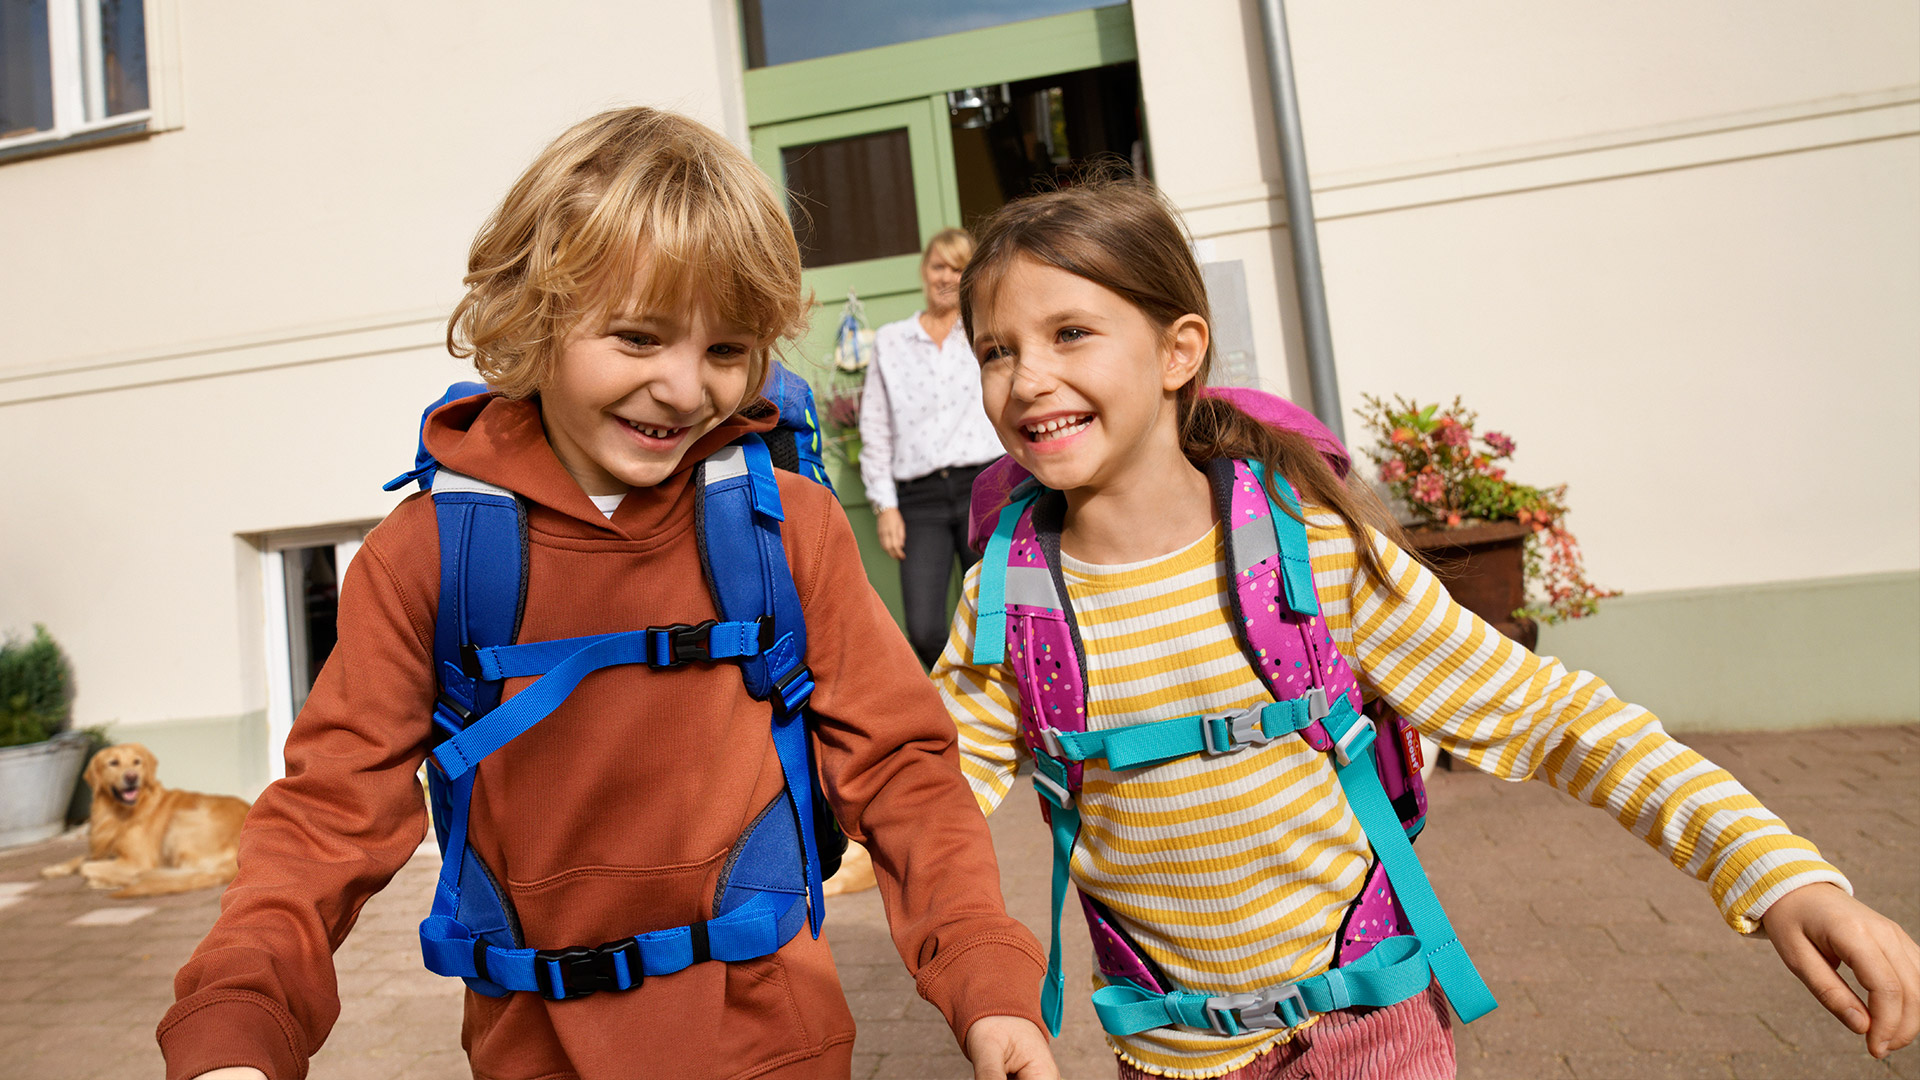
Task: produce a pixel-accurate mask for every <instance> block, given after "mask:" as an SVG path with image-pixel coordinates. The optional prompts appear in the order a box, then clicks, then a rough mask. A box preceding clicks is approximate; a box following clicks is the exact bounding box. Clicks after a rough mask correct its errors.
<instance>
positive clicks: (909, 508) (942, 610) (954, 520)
mask: <svg viewBox="0 0 1920 1080" xmlns="http://www.w3.org/2000/svg"><path fill="white" fill-rule="evenodd" d="M985 467H986V466H984V465H962V466H959V467H956V468H950V469H940V470H938V471H936V472H932V473H929V474H927V475H926V476H922V477H919V478H917V479H914V480H904V481H901V483H900V484H899V486H898V490H899V493H900V517H901V519H902V520H903V521H904V522H905V524H906V527H907V557H906V558H904V559H902V560H901V561H900V606H901V607H902V608H904V609H905V610H906V616H907V640H908V641H910V642H912V643H913V651H914V652H915V653H916V654H918V655H919V657H920V663H921V664H922V665H923V666H925V667H927V668H932V667H933V663H934V661H936V660H938V659H940V651H941V650H942V649H944V648H946V645H947V632H948V628H949V627H950V626H951V625H952V623H953V609H952V608H950V607H948V606H947V585H948V582H949V581H950V580H951V578H952V576H953V563H954V560H955V559H956V558H957V559H959V560H960V569H961V572H963V573H964V572H965V571H966V570H967V569H968V568H969V567H971V566H972V565H973V564H974V563H976V562H979V561H980V555H979V553H978V552H975V551H974V550H972V549H971V548H969V547H967V504H968V500H969V498H970V497H971V495H972V493H973V478H974V477H976V476H979V475H980V470H981V469H983V468H985Z"/></svg>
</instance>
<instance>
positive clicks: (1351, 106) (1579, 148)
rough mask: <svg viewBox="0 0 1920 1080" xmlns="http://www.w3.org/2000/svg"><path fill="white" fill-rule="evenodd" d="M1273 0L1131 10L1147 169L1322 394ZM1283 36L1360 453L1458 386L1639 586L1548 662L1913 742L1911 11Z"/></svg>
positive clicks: (1705, 719) (1700, 720) (1613, 18)
mask: <svg viewBox="0 0 1920 1080" xmlns="http://www.w3.org/2000/svg"><path fill="white" fill-rule="evenodd" d="M1258 10H1259V9H1258V7H1257V4H1256V3H1255V0H1216V2H1212V3H1194V4H1190V3H1173V2H1169V0H1137V2H1136V3H1135V4H1134V20H1135V29H1136V37H1137V40H1138V41H1139V45H1140V67H1141V77H1142V82H1143V86H1144V97H1145V100H1146V109H1147V121H1148V126H1149V130H1150V138H1151V140H1152V145H1153V160H1154V169H1155V174H1156V178H1157V179H1158V180H1159V182H1160V183H1161V184H1162V186H1163V187H1164V188H1165V189H1166V190H1167V191H1168V192H1169V194H1170V195H1171V196H1172V197H1173V199H1174V200H1175V202H1176V203H1177V204H1179V205H1180V206H1181V207H1182V208H1183V210H1184V211H1185V213H1186V215H1187V219H1188V222H1189V225H1190V226H1191V228H1192V230H1193V232H1194V234H1195V236H1196V238H1198V240H1199V242H1200V245H1201V247H1202V250H1203V251H1205V252H1207V253H1208V254H1209V257H1212V258H1235V259H1242V260H1244V261H1245V263H1246V266H1247V277H1248V285H1249V291H1250V293H1251V294H1252V295H1253V296H1254V298H1255V303H1254V314H1255V319H1254V322H1255V327H1254V329H1255V337H1256V342H1257V345H1258V355H1259V357H1260V361H1261V366H1262V372H1263V375H1264V376H1265V378H1266V381H1267V384H1268V386H1269V387H1270V388H1273V389H1277V390H1283V391H1285V392H1288V393H1290V394H1291V395H1292V396H1293V397H1294V398H1295V399H1296V400H1302V401H1304V400H1306V399H1307V397H1308V394H1307V384H1306V380H1305V368H1304V359H1303V356H1302V347H1301V345H1300V341H1299V336H1298V332H1297V318H1296V312H1295V310H1294V307H1293V304H1292V300H1291V297H1292V292H1293V280H1292V272H1291V256H1290V251H1289V247H1288V240H1287V235H1286V230H1285V218H1286V215H1285V208H1284V203H1283V202H1282V198H1283V191H1282V187H1281V185H1280V182H1279V167H1278V158H1277V153H1276V150H1275V144H1274V135H1273V127H1272V121H1271V109H1270V106H1269V104H1268V101H1269V98H1268V91H1267V82H1266V78H1267V76H1266V67H1265V55H1264V51H1263V48H1262V45H1261V38H1260V33H1261V30H1260V21H1259V13H1258ZM1287 10H1288V16H1289V29H1290V32H1291V36H1292V48H1293V56H1294V64H1295V68H1296V74H1297V86H1298V91H1299V97H1300V101H1301V113H1302V125H1303V128H1304V130H1305V137H1306V143H1307V145H1306V152H1307V161H1308V165H1309V168H1310V170H1311V174H1312V185H1313V189H1314V203H1315V211H1316V214H1315V216H1316V218H1317V219H1318V224H1319V238H1320V246H1321V254H1322V260H1323V266H1324V269H1325V275H1326V279H1327V294H1328V304H1329V307H1330V310H1331V320H1332V331H1333V343H1334V354H1335V360H1336V365H1337V368H1338V373H1339V381H1340V390H1341V393H1342V396H1343V399H1344V401H1345V403H1346V405H1347V408H1348V410H1349V411H1348V412H1347V414H1346V423H1347V425H1348V434H1349V437H1350V440H1351V441H1353V442H1355V443H1360V442H1363V441H1364V438H1365V437H1364V434H1363V432H1362V431H1361V430H1360V429H1359V427H1358V422H1357V420H1356V418H1355V417H1354V416H1353V414H1352V412H1351V410H1352V408H1353V407H1354V406H1357V405H1358V404H1359V403H1360V402H1359V399H1360V395H1361V394H1362V393H1373V394H1376V395H1382V396H1385V395H1390V394H1392V393H1402V394H1406V395H1409V396H1413V397H1418V398H1421V399H1423V400H1426V401H1434V400H1450V399H1451V398H1452V397H1453V395H1455V394H1461V395H1464V396H1465V397H1466V399H1467V402H1468V403H1469V404H1470V405H1471V406H1473V407H1475V408H1477V409H1478V410H1479V411H1480V413H1481V415H1482V418H1483V424H1484V426H1485V427H1487V428H1491V429H1494V430H1502V431H1505V432H1507V433H1509V434H1511V435H1512V436H1514V437H1515V438H1516V439H1517V440H1518V442H1519V446H1520V452H1519V455H1518V457H1517V460H1516V463H1515V465H1514V468H1513V470H1512V471H1513V473H1514V475H1515V476H1516V478H1518V479H1522V480H1526V481H1531V482H1536V483H1556V482H1561V481H1565V482H1567V483H1568V484H1569V485H1570V493H1569V494H1570V502H1571V505H1572V506H1573V509H1574V513H1573V515H1572V518H1571V519H1570V520H1571V525H1572V526H1573V528H1574V529H1575V530H1576V532H1577V533H1578V534H1579V536H1580V538H1581V540H1582V543H1583V547H1584V549H1585V551H1586V554H1587V561H1588V566H1589V569H1590V570H1591V572H1592V576H1593V577H1594V579H1595V580H1596V581H1598V582H1600V583H1602V584H1604V585H1608V586H1612V587H1615V588H1620V589H1624V590H1626V591H1627V593H1628V595H1627V597H1626V598H1625V599H1622V600H1619V601H1615V602H1612V603H1610V604H1609V605H1608V606H1607V608H1606V609H1605V614H1603V615H1602V616H1601V617H1600V618H1597V619H1592V620H1586V621H1583V622H1579V623H1572V624H1568V625H1566V626H1563V627H1553V628H1548V629H1547V630H1546V632H1545V633H1544V634H1543V638H1542V648H1543V650H1546V651H1554V652H1558V653H1560V654H1561V655H1563V656H1564V657H1565V658H1566V659H1568V660H1569V662H1572V663H1576V664H1579V665H1582V666H1588V667H1590V668H1592V669H1594V670H1596V671H1598V672H1600V673H1601V674H1603V675H1605V676H1607V677H1608V678H1610V679H1612V680H1613V682H1614V683H1615V685H1616V687H1617V688H1618V689H1619V690H1620V691H1621V692H1622V693H1623V694H1625V695H1626V696H1629V697H1631V698H1633V699H1634V700H1639V701H1642V702H1643V703H1645V704H1647V705H1648V706H1649V707H1652V708H1654V709H1655V710H1656V711H1658V712H1661V713H1662V715H1663V716H1664V717H1666V718H1667V719H1668V720H1669V722H1670V723H1673V724H1674V725H1675V726H1678V727H1700V726H1748V725H1753V724H1767V725H1784V724H1807V723H1822V722H1832V721H1845V720H1863V721H1864V720H1888V719H1902V718H1904V719H1906V720H1912V719H1915V718H1916V717H1920V675H1916V673H1915V672H1916V666H1915V658H1916V656H1920V197H1916V196H1920V48H1917V47H1916V45H1915V43H1916V42H1920V5H1915V4H1913V3H1909V2H1904V0H1902V2H1893V0H1879V2H1863V3H1852V4H1837V5H1806V4H1799V3H1792V2H1764V3H1739V4H1735V3H1731V2H1705V0H1702V2H1694V3H1686V4H1677V5H1676V4H1668V3H1655V2H1618V3H1607V4H1535V3H1527V2H1524V0H1479V2H1473V3H1451V4H1445V5H1409V4H1402V3H1390V2H1384V0H1358V2H1356V0H1341V2H1338V3H1336V2H1333V0H1295V2H1293V3H1290V4H1288V5H1287ZM1269 290H1271V291H1269ZM1268 298H1274V299H1272V300H1271V301H1269V299H1268ZM1783 672H1793V673H1796V674H1793V675H1790V676H1783V674H1782V673H1783ZM1812 672H1822V673H1824V674H1822V675H1821V676H1819V677H1809V676H1810V673H1812Z"/></svg>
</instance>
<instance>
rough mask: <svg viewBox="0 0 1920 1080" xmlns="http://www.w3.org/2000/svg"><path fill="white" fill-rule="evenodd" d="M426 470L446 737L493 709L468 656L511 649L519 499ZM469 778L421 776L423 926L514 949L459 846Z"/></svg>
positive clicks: (520, 592) (463, 843) (503, 909)
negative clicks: (433, 868)
mask: <svg viewBox="0 0 1920 1080" xmlns="http://www.w3.org/2000/svg"><path fill="white" fill-rule="evenodd" d="M436 407H437V406H436ZM429 411H431V410H429ZM422 453H424V450H423V451H422ZM426 468H427V471H426V473H425V474H424V476H425V477H426V479H427V482H429V483H430V484H431V485H432V486H431V490H432V491H433V508H434V516H435V518H436V520H437V522H438V526H439V537H440V607H439V613H438V615H437V616H436V617H435V619H434V630H433V663H434V669H435V674H436V676H437V681H438V683H439V687H440V694H439V698H438V700H437V701H436V702H435V704H434V709H433V725H434V727H435V729H436V730H435V732H434V734H435V736H436V737H438V738H451V737H453V736H455V735H458V734H459V733H460V732H461V731H462V730H463V729H464V728H465V727H466V726H467V725H468V723H470V722H471V721H472V720H473V719H474V718H475V717H479V716H483V715H485V714H486V713H487V712H489V711H490V710H492V709H493V708H494V707H495V706H497V705H498V704H499V703H500V682H499V681H498V680H487V679H483V678H481V677H480V672H479V670H478V668H477V666H476V665H475V663H474V660H473V658H474V656H475V655H476V653H477V650H479V649H482V648H489V647H496V646H505V645H511V644H512V643H513V639H514V637H515V636H516V635H517V634H518V632H519V626H520V616H521V614H522V610H523V606H524V599H525V584H526V564H527V559H526V515H525V508H524V507H522V506H521V504H520V500H519V499H517V498H516V497H515V496H514V495H513V494H512V493H511V492H508V491H506V490H505V489H503V488H498V487H495V486H493V485H491V484H486V483H482V482H481V481H478V480H474V479H472V478H471V477H467V476H462V475H460V474H459V473H455V472H452V471H450V470H447V469H438V470H437V471H436V470H435V468H434V463H433V459H432V458H431V456H429V457H428V458H427V459H426ZM475 776H476V774H475V773H473V772H471V771H469V772H466V773H464V774H462V775H460V776H457V777H449V776H448V775H447V773H446V772H445V771H444V770H442V769H440V768H438V767H430V768H428V770H427V781H428V788H429V791H430V794H431V795H432V799H433V804H432V805H433V811H434V825H435V830H434V832H435V835H436V837H437V838H438V839H439V842H440V855H441V858H440V880H439V882H438V884H437V885H436V886H435V888H434V893H433V905H432V909H431V911H430V913H429V915H428V917H427V923H428V924H431V925H433V926H441V925H444V924H445V923H446V922H451V923H453V924H455V925H457V926H458V927H459V928H460V930H461V931H463V932H464V933H463V934H462V935H461V936H463V937H471V938H473V939H475V940H476V941H485V940H486V939H491V940H492V942H493V944H495V945H496V946H499V947H508V946H516V945H518V944H519V942H518V941H517V940H515V938H516V936H517V932H516V930H515V925H516V920H515V919H514V918H513V916H512V913H511V912H510V911H509V909H508V905H507V901H506V899H505V898H504V897H503V896H501V895H500V893H499V890H498V886H497V884H496V883H495V882H494V881H493V879H492V876H491V875H490V874H489V873H488V872H487V870H486V868H485V867H484V866H483V865H482V864H481V862H480V859H479V857H478V856H477V855H475V854H474V852H473V850H472V849H471V848H470V847H469V846H468V844H467V812H468V808H469V806H470V805H471V803H472V799H473V783H474V779H475ZM424 930H425V927H424V926H423V932H424ZM469 982H470V983H472V984H473V985H474V988H475V989H476V990H479V991H480V992H482V993H491V994H498V993H504V992H505V988H503V987H501V986H499V985H498V984H496V983H493V982H491V981H489V980H487V979H484V978H477V979H470V980H469Z"/></svg>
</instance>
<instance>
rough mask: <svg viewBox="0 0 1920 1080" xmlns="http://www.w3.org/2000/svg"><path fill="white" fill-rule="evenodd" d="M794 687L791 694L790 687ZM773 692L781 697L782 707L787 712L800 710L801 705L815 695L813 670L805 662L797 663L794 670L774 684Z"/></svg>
mask: <svg viewBox="0 0 1920 1080" xmlns="http://www.w3.org/2000/svg"><path fill="white" fill-rule="evenodd" d="M789 688H792V691H793V692H792V694H791V696H789V694H788V689H789ZM773 692H774V694H775V695H776V696H778V698H779V703H780V708H781V709H782V710H784V711H786V712H789V713H794V712H799V711H800V709H801V707H803V706H804V705H806V703H807V701H808V700H809V699H810V698H812V697H813V672H812V671H811V670H810V669H808V667H807V665H805V664H795V665H794V666H793V670H792V671H789V672H787V674H786V676H785V677H784V678H782V679H781V680H780V681H779V682H776V683H774V684H773Z"/></svg>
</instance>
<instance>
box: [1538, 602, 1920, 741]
mask: <svg viewBox="0 0 1920 1080" xmlns="http://www.w3.org/2000/svg"><path fill="white" fill-rule="evenodd" d="M1540 651H1541V652H1542V653H1545V654H1548V655H1552V656H1557V657H1559V658H1560V659H1561V660H1563V661H1564V662H1565V663H1566V664H1567V666H1569V667H1576V668H1582V669H1585V670H1587V671H1591V672H1593V673H1594V674H1596V675H1599V676H1600V677H1601V678H1604V679H1606V680H1607V682H1608V683H1609V684H1610V685H1611V686H1612V687H1613V689H1614V691H1615V692H1616V693H1618V694H1619V695H1620V696H1621V697H1623V698H1625V699H1626V700H1628V701H1631V702H1633V703H1635V704H1637V705H1643V706H1645V707H1646V708H1648V709H1651V710H1653V712H1654V714H1655V715H1656V716H1658V717H1660V720H1661V723H1662V724H1664V725H1665V726H1666V727H1667V728H1669V729H1670V730H1674V731H1727V730H1765V729H1784V728H1804V727H1829V726H1837V725H1842V724H1903V723H1906V724H1910V723H1913V722H1915V721H1916V720H1920V571H1900V572H1894V573H1885V574H1865V575H1860V576H1857V577H1844V578H1824V579H1817V580H1811V581H1790V582H1780V583H1776V584H1769V585H1744V586H1729V587H1725V588H1716V589H1686V590H1679V591H1674V592H1661V593H1646V594H1643V595H1629V596H1624V597H1621V598H1620V599H1618V600H1609V601H1606V602H1604V603H1602V604H1601V606H1600V614H1598V615H1596V616H1594V617H1592V618H1588V619H1581V620H1578V621H1575V622H1568V623H1561V624H1559V625H1557V626H1543V627H1541V628H1540Z"/></svg>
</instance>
